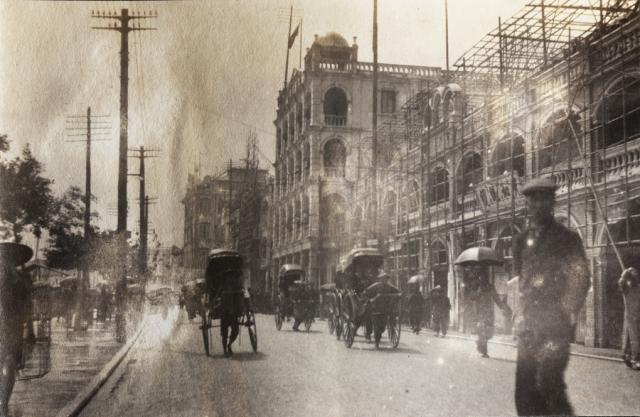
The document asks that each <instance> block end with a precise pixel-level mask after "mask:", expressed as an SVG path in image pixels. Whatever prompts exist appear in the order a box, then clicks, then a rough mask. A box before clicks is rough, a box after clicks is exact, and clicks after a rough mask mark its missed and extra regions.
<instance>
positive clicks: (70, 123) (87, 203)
mask: <svg viewBox="0 0 640 417" xmlns="http://www.w3.org/2000/svg"><path fill="white" fill-rule="evenodd" d="M94 117H97V118H98V121H97V122H96V126H93V129H95V130H96V132H95V135H96V137H97V138H94V139H93V140H94V141H105V140H109V139H108V135H109V134H110V131H111V126H110V124H109V122H108V121H106V120H105V119H103V118H104V117H108V116H106V115H101V116H94ZM83 119H84V120H85V121H84V123H83ZM66 128H67V130H68V131H70V133H69V136H71V137H82V136H85V135H86V138H85V139H72V140H69V141H68V142H86V156H85V185H84V244H85V247H88V246H89V244H90V239H91V141H92V138H91V133H92V125H91V107H87V115H86V116H69V117H68V118H67V127H66ZM36 256H37V251H36ZM88 286H89V263H88V261H87V259H83V260H82V278H81V280H80V292H79V294H78V298H79V299H78V302H77V306H78V320H77V322H76V328H79V326H80V324H81V323H82V321H83V320H84V311H85V308H84V305H85V298H86V293H87V288H88Z"/></svg>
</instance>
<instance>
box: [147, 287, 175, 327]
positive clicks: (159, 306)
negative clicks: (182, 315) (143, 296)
mask: <svg viewBox="0 0 640 417" xmlns="http://www.w3.org/2000/svg"><path fill="white" fill-rule="evenodd" d="M147 300H149V305H150V306H151V311H152V312H154V313H157V312H161V313H162V318H163V319H166V318H167V316H168V315H169V306H170V305H171V304H173V302H172V300H173V290H172V289H171V287H159V288H155V289H153V290H151V291H149V292H148V293H147Z"/></svg>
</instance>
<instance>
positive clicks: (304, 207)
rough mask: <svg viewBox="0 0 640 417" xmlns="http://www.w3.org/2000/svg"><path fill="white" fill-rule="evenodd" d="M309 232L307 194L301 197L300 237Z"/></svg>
mask: <svg viewBox="0 0 640 417" xmlns="http://www.w3.org/2000/svg"><path fill="white" fill-rule="evenodd" d="M308 233H309V196H307V195H306V194H305V195H304V196H303V197H302V237H306V236H307V235H308Z"/></svg>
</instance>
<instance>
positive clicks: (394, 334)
mask: <svg viewBox="0 0 640 417" xmlns="http://www.w3.org/2000/svg"><path fill="white" fill-rule="evenodd" d="M400 323H401V322H400V317H399V316H398V317H394V316H391V317H389V322H388V323H387V335H388V336H389V342H391V346H393V348H394V349H395V348H397V347H398V345H399V344H400V332H401V324H400Z"/></svg>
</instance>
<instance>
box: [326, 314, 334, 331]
mask: <svg viewBox="0 0 640 417" xmlns="http://www.w3.org/2000/svg"><path fill="white" fill-rule="evenodd" d="M327 325H328V326H329V334H333V332H334V331H335V330H336V322H335V321H334V319H333V316H331V317H329V318H328V319H327Z"/></svg>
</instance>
